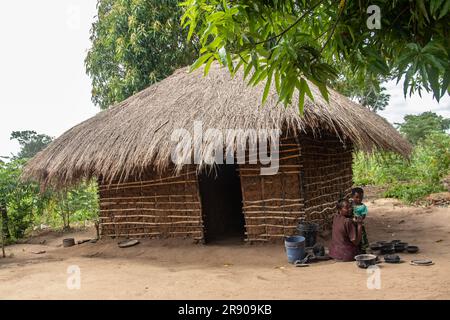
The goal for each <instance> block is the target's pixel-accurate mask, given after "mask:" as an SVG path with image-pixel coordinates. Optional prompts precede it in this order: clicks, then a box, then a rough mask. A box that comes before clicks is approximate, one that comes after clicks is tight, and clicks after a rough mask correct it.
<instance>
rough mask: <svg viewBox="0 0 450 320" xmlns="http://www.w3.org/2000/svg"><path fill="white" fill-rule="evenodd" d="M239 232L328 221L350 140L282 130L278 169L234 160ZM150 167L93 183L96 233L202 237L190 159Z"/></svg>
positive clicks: (257, 237) (263, 232) (285, 232)
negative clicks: (177, 165)
mask: <svg viewBox="0 0 450 320" xmlns="http://www.w3.org/2000/svg"><path fill="white" fill-rule="evenodd" d="M237 170H238V173H239V178H240V182H241V192H242V211H243V215H244V218H245V239H246V241H250V242H260V241H264V242H267V241H279V240H281V239H282V238H283V237H285V236H289V235H292V234H295V233H296V228H297V225H298V223H299V222H300V221H301V220H302V219H305V220H307V221H314V222H318V223H319V224H320V225H322V226H324V227H325V228H327V227H330V226H331V217H332V214H333V213H334V211H335V206H336V202H337V200H338V199H339V198H340V197H343V196H346V195H348V194H349V193H350V191H351V187H352V146H351V143H349V144H348V145H347V146H344V145H343V143H342V142H341V141H340V140H339V139H338V138H337V137H335V136H330V135H323V136H321V137H317V136H316V137H314V136H312V135H310V134H301V135H299V136H297V135H295V134H292V133H291V134H285V135H284V136H283V137H281V139H280V148H279V169H278V172H277V174H275V175H261V165H260V164H259V162H258V163H257V164H248V158H247V161H246V164H241V165H238V166H237ZM172 172H173V168H172V167H169V168H168V169H167V172H166V173H165V174H157V173H156V172H152V171H150V170H149V171H148V172H146V173H145V174H143V175H142V176H140V177H139V178H137V177H136V178H131V179H128V180H127V181H125V182H122V183H112V184H102V183H100V185H99V199H100V219H101V224H100V232H101V236H107V237H120V238H127V237H133V238H139V237H156V238H166V237H189V238H193V239H195V240H197V241H201V242H203V241H204V240H205V226H204V225H205V223H204V221H205V219H206V217H204V216H203V213H204V212H205V211H202V202H201V195H200V191H199V181H198V175H197V172H196V167H195V166H194V165H186V166H185V167H184V168H183V170H182V172H180V173H179V174H178V175H176V176H174V175H173V173H172Z"/></svg>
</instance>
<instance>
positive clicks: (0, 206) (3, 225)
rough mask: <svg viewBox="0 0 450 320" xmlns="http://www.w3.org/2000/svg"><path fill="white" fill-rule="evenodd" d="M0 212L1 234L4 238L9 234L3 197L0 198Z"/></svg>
mask: <svg viewBox="0 0 450 320" xmlns="http://www.w3.org/2000/svg"><path fill="white" fill-rule="evenodd" d="M0 214H1V216H2V217H1V220H2V223H1V226H0V227H1V229H2V235H3V237H4V238H7V239H8V238H9V237H10V234H9V229H8V212H7V208H6V203H5V200H4V199H1V200H0Z"/></svg>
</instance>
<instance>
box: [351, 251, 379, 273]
mask: <svg viewBox="0 0 450 320" xmlns="http://www.w3.org/2000/svg"><path fill="white" fill-rule="evenodd" d="M355 260H356V265H357V266H358V267H360V268H364V269H366V268H368V267H369V266H373V265H374V264H375V263H376V262H377V256H376V255H373V254H360V255H357V256H356V257H355Z"/></svg>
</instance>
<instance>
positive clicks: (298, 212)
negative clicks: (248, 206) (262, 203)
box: [245, 210, 305, 214]
mask: <svg viewBox="0 0 450 320" xmlns="http://www.w3.org/2000/svg"><path fill="white" fill-rule="evenodd" d="M245 213H246V214H249V213H284V214H301V213H305V211H268V210H263V211H248V210H245Z"/></svg>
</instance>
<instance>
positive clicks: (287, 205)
mask: <svg viewBox="0 0 450 320" xmlns="http://www.w3.org/2000/svg"><path fill="white" fill-rule="evenodd" d="M303 206H304V204H303V203H294V204H284V205H279V206H265V207H266V208H271V209H276V208H289V207H303ZM261 207H262V205H250V206H244V207H243V209H249V208H261Z"/></svg>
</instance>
